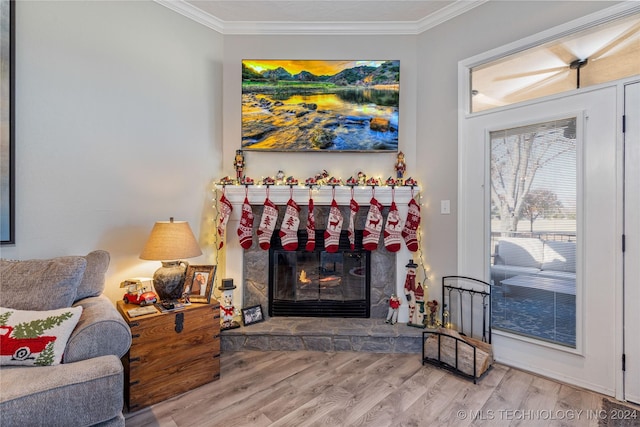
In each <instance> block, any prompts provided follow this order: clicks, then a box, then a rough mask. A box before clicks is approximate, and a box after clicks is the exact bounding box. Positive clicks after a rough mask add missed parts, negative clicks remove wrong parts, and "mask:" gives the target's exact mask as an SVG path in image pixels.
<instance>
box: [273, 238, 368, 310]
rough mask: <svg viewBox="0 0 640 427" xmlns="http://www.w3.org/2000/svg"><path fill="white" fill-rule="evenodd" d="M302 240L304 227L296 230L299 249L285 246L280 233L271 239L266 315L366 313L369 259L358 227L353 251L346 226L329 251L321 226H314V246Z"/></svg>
mask: <svg viewBox="0 0 640 427" xmlns="http://www.w3.org/2000/svg"><path fill="white" fill-rule="evenodd" d="M274 235H277V232H275V233H274ZM306 240H307V237H306V231H300V232H298V242H299V244H298V250H297V251H287V250H284V249H283V248H282V246H281V245H280V239H272V245H271V248H270V250H269V315H270V316H304V317H359V318H368V317H369V316H370V282H371V279H370V271H371V261H370V252H369V251H366V250H364V249H363V248H362V231H356V239H355V243H356V245H355V249H354V250H353V251H352V250H351V248H350V245H349V239H348V236H347V232H346V231H343V232H342V233H341V235H340V245H339V248H338V251H337V252H333V253H329V252H326V251H325V250H324V231H323V230H316V249H315V250H314V251H313V252H309V251H306V250H305V244H306Z"/></svg>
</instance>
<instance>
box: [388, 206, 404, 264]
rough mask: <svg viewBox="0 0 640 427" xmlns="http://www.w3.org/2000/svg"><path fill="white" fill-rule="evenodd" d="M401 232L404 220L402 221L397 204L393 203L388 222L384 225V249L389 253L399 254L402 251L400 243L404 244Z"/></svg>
mask: <svg viewBox="0 0 640 427" xmlns="http://www.w3.org/2000/svg"><path fill="white" fill-rule="evenodd" d="M401 231H402V220H401V219H400V213H399V212H398V207H397V206H396V202H391V208H390V209H389V214H388V215H387V222H386V223H385V225H384V247H385V248H387V250H388V251H389V252H398V251H399V250H400V243H401V242H402V237H401V236H400V233H401Z"/></svg>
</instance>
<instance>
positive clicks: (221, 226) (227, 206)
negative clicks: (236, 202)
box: [217, 192, 233, 249]
mask: <svg viewBox="0 0 640 427" xmlns="http://www.w3.org/2000/svg"><path fill="white" fill-rule="evenodd" d="M218 210H219V212H220V217H219V219H218V227H217V228H218V237H219V238H220V243H219V244H218V249H222V246H224V233H225V230H226V229H227V222H229V215H231V211H232V210H233V206H231V202H230V201H229V200H228V199H227V198H226V196H225V195H224V192H223V193H222V196H221V197H220V203H219V207H218Z"/></svg>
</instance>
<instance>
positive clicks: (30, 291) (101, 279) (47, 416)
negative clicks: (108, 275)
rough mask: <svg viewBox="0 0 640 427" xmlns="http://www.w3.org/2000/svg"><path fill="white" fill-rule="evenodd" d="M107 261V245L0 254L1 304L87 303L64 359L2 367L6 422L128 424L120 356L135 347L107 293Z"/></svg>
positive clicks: (1, 416) (1, 415)
mask: <svg viewBox="0 0 640 427" xmlns="http://www.w3.org/2000/svg"><path fill="white" fill-rule="evenodd" d="M109 260H110V257H109V253H108V252H106V251H94V252H91V253H90V254H88V255H87V256H84V257H60V258H54V259H50V260H28V261H6V260H0V306H1V307H5V308H10V309H14V310H33V311H34V312H38V311H39V310H55V309H59V308H66V307H77V306H82V309H83V310H82V314H81V316H80V319H79V321H78V323H77V325H76V326H75V329H73V332H72V333H71V336H70V337H69V340H68V341H67V343H66V347H65V348H64V355H63V359H62V363H60V364H57V365H52V366H6V364H3V365H2V366H0V425H2V426H3V427H4V426H7V427H8V426H65V427H66V426H89V425H100V426H124V416H123V414H122V408H123V403H124V399H123V381H124V375H123V367H122V363H121V362H120V358H121V357H122V356H123V355H124V354H125V353H126V352H127V351H128V349H129V346H130V345H131V333H130V331H129V327H128V326H127V324H126V323H125V322H124V320H123V319H122V317H121V316H120V314H119V313H118V312H117V311H116V309H115V307H114V305H113V303H112V302H111V301H110V300H109V299H108V298H107V297H105V296H104V295H102V292H103V291H104V284H105V272H106V270H107V268H108V266H109ZM3 357H7V356H3Z"/></svg>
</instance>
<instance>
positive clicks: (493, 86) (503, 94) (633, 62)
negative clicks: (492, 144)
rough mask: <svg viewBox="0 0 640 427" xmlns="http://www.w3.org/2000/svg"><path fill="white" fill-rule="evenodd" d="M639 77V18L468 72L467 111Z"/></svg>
mask: <svg viewBox="0 0 640 427" xmlns="http://www.w3.org/2000/svg"><path fill="white" fill-rule="evenodd" d="M637 74H640V14H634V15H631V16H628V17H625V18H621V19H618V20H615V21H610V22H607V23H605V24H601V25H598V26H595V27H592V28H589V29H587V30H583V31H580V32H577V33H574V34H572V35H569V36H566V37H563V38H561V39H558V40H554V41H551V42H548V43H544V44H541V45H539V46H535V47H532V48H529V49H526V50H523V51H521V52H517V53H514V54H511V55H508V56H505V57H503V58H500V59H498V60H494V61H491V62H488V63H485V64H482V65H479V66H476V67H473V68H472V69H471V93H470V94H469V96H470V97H471V104H470V105H471V112H479V111H485V110H489V109H492V108H496V107H501V106H505V105H510V104H514V103H517V102H522V101H528V100H531V99H536V98H541V97H543V96H548V95H553V94H557V93H561V92H566V91H569V90H574V89H577V88H581V87H587V86H592V85H596V84H600V83H605V82H610V81H613V80H618V79H622V78H625V77H630V76H634V75H637Z"/></svg>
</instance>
